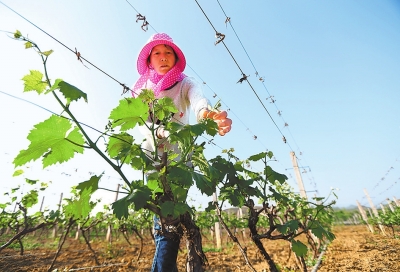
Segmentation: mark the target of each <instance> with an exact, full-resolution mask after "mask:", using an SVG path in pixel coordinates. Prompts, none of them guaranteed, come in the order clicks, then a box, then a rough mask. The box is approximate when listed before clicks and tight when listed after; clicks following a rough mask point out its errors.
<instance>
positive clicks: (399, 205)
mask: <svg viewBox="0 0 400 272" xmlns="http://www.w3.org/2000/svg"><path fill="white" fill-rule="evenodd" d="M393 199H394V203H396V206H397V207H400V201H398V200H397V198H396V197H395V196H394V197H393Z"/></svg>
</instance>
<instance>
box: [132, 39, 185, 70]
mask: <svg viewBox="0 0 400 272" xmlns="http://www.w3.org/2000/svg"><path fill="white" fill-rule="evenodd" d="M159 44H165V45H169V46H171V47H172V49H173V50H174V51H175V53H176V55H177V56H178V61H177V63H176V64H175V66H178V68H179V70H180V71H181V72H183V70H185V67H186V58H185V55H184V54H183V52H182V50H181V49H180V48H179V47H178V46H177V45H176V44H175V43H174V41H173V40H172V38H171V37H170V36H168V34H166V33H156V34H154V35H153V36H151V37H150V39H149V40H148V41H147V43H146V45H145V46H143V48H142V50H141V51H140V53H139V56H138V60H137V70H138V72H139V74H140V75H144V74H145V73H146V71H147V69H148V65H147V58H148V57H149V56H150V53H151V50H152V49H153V47H154V46H156V45H159Z"/></svg>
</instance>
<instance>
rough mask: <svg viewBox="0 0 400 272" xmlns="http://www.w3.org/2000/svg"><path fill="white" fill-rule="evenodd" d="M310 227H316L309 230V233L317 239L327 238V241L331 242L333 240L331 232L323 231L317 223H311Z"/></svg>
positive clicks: (333, 236)
mask: <svg viewBox="0 0 400 272" xmlns="http://www.w3.org/2000/svg"><path fill="white" fill-rule="evenodd" d="M312 225H313V226H314V225H316V227H312V228H311V232H312V233H313V234H314V235H315V236H317V237H318V238H319V239H323V238H327V239H328V240H329V241H333V240H334V239H335V235H334V234H333V233H332V232H329V231H327V230H325V228H324V227H323V226H321V224H320V223H319V222H317V221H314V222H312Z"/></svg>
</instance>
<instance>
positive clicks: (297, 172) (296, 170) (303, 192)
mask: <svg viewBox="0 0 400 272" xmlns="http://www.w3.org/2000/svg"><path fill="white" fill-rule="evenodd" d="M290 158H291V159H292V164H293V170H294V173H295V175H296V180H297V184H298V185H299V190H300V196H301V197H302V198H304V199H305V201H308V197H307V193H306V190H305V188H304V183H303V179H302V178H301V174H300V170H299V165H298V164H297V158H296V155H295V153H294V152H293V151H291V152H290ZM308 233H309V234H310V235H311V237H312V239H313V240H314V242H316V243H319V239H318V238H317V237H316V236H315V235H314V234H313V233H312V232H311V231H310V230H309V231H308Z"/></svg>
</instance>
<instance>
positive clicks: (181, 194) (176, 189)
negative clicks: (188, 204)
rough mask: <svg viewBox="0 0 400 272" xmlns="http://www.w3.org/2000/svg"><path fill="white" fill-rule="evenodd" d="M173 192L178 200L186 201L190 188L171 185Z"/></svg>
mask: <svg viewBox="0 0 400 272" xmlns="http://www.w3.org/2000/svg"><path fill="white" fill-rule="evenodd" d="M171 189H172V194H173V195H174V197H175V199H176V200H177V201H185V200H186V198H187V193H188V189H187V188H183V187H182V186H179V185H178V186H177V185H173V184H172V185H171Z"/></svg>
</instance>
